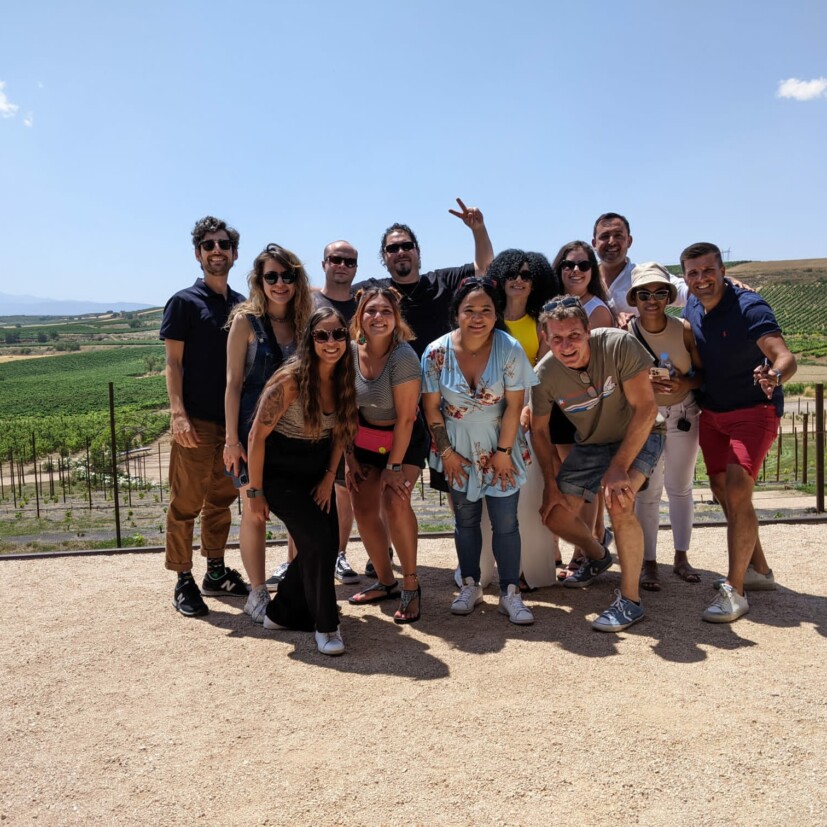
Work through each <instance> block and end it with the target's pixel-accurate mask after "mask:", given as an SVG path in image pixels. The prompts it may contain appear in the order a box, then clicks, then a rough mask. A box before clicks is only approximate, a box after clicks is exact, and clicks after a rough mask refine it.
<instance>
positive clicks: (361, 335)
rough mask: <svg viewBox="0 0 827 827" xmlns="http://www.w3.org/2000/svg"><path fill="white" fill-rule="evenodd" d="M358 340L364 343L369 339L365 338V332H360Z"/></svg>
mask: <svg viewBox="0 0 827 827" xmlns="http://www.w3.org/2000/svg"><path fill="white" fill-rule="evenodd" d="M356 341H357V342H358V343H359V344H360V345H363V344H364V343H365V342H366V341H367V339H366V338H365V334H364V333H360V334H359V338H358V339H357V340H356Z"/></svg>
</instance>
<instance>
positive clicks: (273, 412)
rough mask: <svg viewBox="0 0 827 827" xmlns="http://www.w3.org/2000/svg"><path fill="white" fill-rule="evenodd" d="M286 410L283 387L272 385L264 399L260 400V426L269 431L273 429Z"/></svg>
mask: <svg viewBox="0 0 827 827" xmlns="http://www.w3.org/2000/svg"><path fill="white" fill-rule="evenodd" d="M286 409H287V405H286V404H285V399H284V386H283V385H273V387H272V388H270V390H269V391H268V393H267V395H266V396H265V397H264V399H262V400H261V410H260V411H259V417H260V418H261V424H262V425H264V426H265V427H267V428H270V429H272V428H274V427H275V425H276V423H277V422H278V421H279V419H281V417H282V415H283V414H284V411H285V410H286Z"/></svg>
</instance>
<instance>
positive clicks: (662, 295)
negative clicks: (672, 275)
mask: <svg viewBox="0 0 827 827" xmlns="http://www.w3.org/2000/svg"><path fill="white" fill-rule="evenodd" d="M635 298H638V299H640V300H641V301H642V302H648V301H649V299H657V300H658V301H659V302H665V301H666V300H667V299H668V298H669V291H668V290H635Z"/></svg>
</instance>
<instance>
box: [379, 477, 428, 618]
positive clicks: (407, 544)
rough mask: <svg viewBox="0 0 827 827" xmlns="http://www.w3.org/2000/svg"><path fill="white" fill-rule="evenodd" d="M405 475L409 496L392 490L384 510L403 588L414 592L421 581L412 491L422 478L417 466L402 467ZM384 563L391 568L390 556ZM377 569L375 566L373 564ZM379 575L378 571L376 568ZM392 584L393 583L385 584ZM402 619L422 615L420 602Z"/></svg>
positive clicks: (385, 493)
mask: <svg viewBox="0 0 827 827" xmlns="http://www.w3.org/2000/svg"><path fill="white" fill-rule="evenodd" d="M402 473H403V476H404V477H405V480H406V481H407V482H409V483H410V487H409V488H408V492H409V493H408V496H407V497H404V498H403V497H400V496H399V494H397V493H395V492H394V491H392V490H391V489H390V488H385V490H384V491H383V492H382V511H383V513H384V514H385V516H386V518H387V525H388V527H389V529H390V538H391V541H392V542H393V547H394V548H395V549H396V553H397V554H398V555H399V563H400V564H401V566H402V588H403V589H406V590H408V591H415V590H416V588H417V587H418V586H419V578H418V577H417V575H416V546H417V532H418V530H419V525H418V523H417V520H416V514H414V511H413V508H412V507H411V497H410V492H411V491H412V490H413V487H414V485H415V483H416V480H417V478H418V477H419V473H420V469H419V468H417V467H416V466H415V465H403V466H402ZM384 558H385V562H386V563H387V564H388V568H389V569H390V562H389V561H388V555H387V553H385V555H384ZM373 565H374V566H375V565H376V563H374V564H373ZM376 571H377V572H378V571H379V569H378V568H377V569H376ZM383 582H386V583H387V582H390V581H387V580H386V581H383ZM400 614H401V616H402V617H416V616H417V615H418V614H419V599H418V598H414V599H413V600H412V601H411V602H410V603H409V604H408V607H407V609H406V610H405V611H404V612H400Z"/></svg>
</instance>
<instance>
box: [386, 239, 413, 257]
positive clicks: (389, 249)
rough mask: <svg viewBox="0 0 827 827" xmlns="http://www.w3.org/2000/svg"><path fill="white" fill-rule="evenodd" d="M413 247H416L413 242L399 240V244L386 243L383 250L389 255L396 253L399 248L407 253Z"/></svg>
mask: <svg viewBox="0 0 827 827" xmlns="http://www.w3.org/2000/svg"><path fill="white" fill-rule="evenodd" d="M414 247H416V244H414V243H413V241H401V242H400V243H399V244H386V245H385V252H386V253H388V254H390V255H393V254H394V253H398V252H399V251H400V250H404V251H405V252H406V253H409V252H410V251H411V250H413V248H414Z"/></svg>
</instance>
